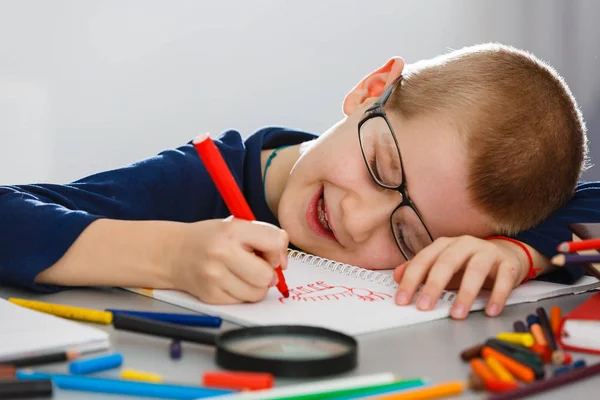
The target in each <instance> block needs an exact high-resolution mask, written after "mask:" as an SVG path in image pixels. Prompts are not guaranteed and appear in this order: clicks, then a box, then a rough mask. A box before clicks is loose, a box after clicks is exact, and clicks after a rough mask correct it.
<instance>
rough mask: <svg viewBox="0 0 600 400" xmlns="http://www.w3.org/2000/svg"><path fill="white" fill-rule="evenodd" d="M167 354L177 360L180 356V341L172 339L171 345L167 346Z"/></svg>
mask: <svg viewBox="0 0 600 400" xmlns="http://www.w3.org/2000/svg"><path fill="white" fill-rule="evenodd" d="M169 355H170V356H171V358H172V359H173V360H179V359H180V358H181V341H180V340H177V339H173V341H172V342H171V346H170V347H169Z"/></svg>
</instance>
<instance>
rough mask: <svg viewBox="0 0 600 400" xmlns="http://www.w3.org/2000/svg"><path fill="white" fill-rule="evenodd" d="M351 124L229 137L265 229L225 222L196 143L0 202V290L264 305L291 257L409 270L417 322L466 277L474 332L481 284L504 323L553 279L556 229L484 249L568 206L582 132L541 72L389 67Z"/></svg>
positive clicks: (482, 59) (526, 65) (458, 314)
mask: <svg viewBox="0 0 600 400" xmlns="http://www.w3.org/2000/svg"><path fill="white" fill-rule="evenodd" d="M540 99H543V101H541V100H540ZM343 110H344V113H345V114H346V116H347V117H346V118H345V119H344V120H342V121H340V122H338V123H337V124H335V125H334V126H333V127H331V128H330V129H329V130H328V131H327V132H325V133H324V134H322V135H320V136H319V137H318V138H317V137H316V136H315V135H312V134H308V133H304V132H298V131H292V130H286V129H281V128H267V129H263V130H260V131H258V132H256V133H255V134H253V135H252V136H250V137H249V138H248V139H247V140H246V141H245V142H242V139H241V136H240V135H239V134H238V133H237V132H235V131H229V132H226V133H224V134H223V135H222V136H221V137H220V140H219V141H218V142H217V144H218V145H219V147H220V149H221V151H222V153H223V154H224V157H225V158H226V160H227V161H228V164H229V166H230V168H231V169H232V171H233V173H234V175H235V176H236V179H238V182H239V183H240V185H241V187H242V190H243V192H244V195H245V196H246V198H247V199H248V202H249V204H250V207H251V208H252V209H253V211H254V213H255V215H256V217H257V219H259V220H260V221H261V222H248V221H241V220H236V219H232V218H227V216H228V215H229V212H228V210H227V209H226V207H225V205H224V203H223V202H222V200H221V199H220V196H219V195H218V193H217V192H216V189H215V187H214V185H213V184H212V182H211V181H210V178H209V176H208V174H207V173H206V171H205V169H204V167H203V166H202V163H201V162H200V160H199V158H198V156H197V154H196V153H195V150H194V149H193V147H192V146H191V145H189V144H188V145H186V146H182V147H180V148H178V149H177V150H171V151H165V152H163V153H161V154H160V155H158V156H157V157H153V158H150V159H148V160H144V161H141V162H139V163H136V164H133V165H131V166H128V167H125V168H121V169H118V170H115V171H108V172H104V173H100V174H96V175H93V176H90V177H87V178H84V179H82V180H80V181H77V182H74V183H72V184H70V185H35V186H34V185H24V186H18V187H4V188H0V221H2V224H1V226H0V235H1V236H2V239H3V240H2V242H1V244H0V281H2V282H4V283H10V284H14V285H20V286H24V287H29V288H32V289H36V290H43V291H52V290H58V289H59V288H60V287H64V286H85V285H107V286H137V287H153V288H168V289H178V290H183V291H187V292H189V293H190V294H192V295H194V296H197V297H198V298H199V299H200V300H202V301H205V302H210V303H220V304H230V303H236V302H242V301H259V300H261V299H262V298H263V297H264V296H265V294H266V292H267V290H268V288H269V287H271V286H273V285H274V284H275V283H276V281H275V279H276V278H275V274H274V271H273V267H274V266H277V265H279V264H282V265H283V266H284V267H285V265H286V248H287V247H288V244H289V242H291V243H292V244H293V245H295V246H297V247H299V248H301V249H303V250H304V251H308V252H311V253H314V254H317V255H319V256H322V257H326V258H332V259H335V260H338V261H343V262H347V263H350V264H354V265H358V266H362V267H368V268H375V269H384V268H387V269H389V268H395V267H397V266H398V265H400V267H399V268H397V269H396V271H395V278H396V279H397V280H398V281H399V282H400V285H399V289H398V295H397V298H396V302H397V303H398V304H408V303H409V302H411V301H412V298H413V296H414V293H415V291H416V289H417V287H418V285H419V283H421V282H425V286H424V288H423V290H422V291H421V293H420V295H419V297H418V298H417V305H418V306H419V308H421V309H424V310H427V309H430V308H432V307H433V306H434V305H435V300H434V299H437V298H438V297H439V292H440V291H441V290H442V289H443V288H444V287H446V286H447V285H448V284H449V283H451V282H450V281H451V279H452V278H453V277H454V278H455V281H456V280H458V279H460V274H461V273H463V272H464V279H462V280H461V282H460V290H459V295H458V297H457V300H456V302H455V305H454V308H453V310H452V315H453V317H455V318H464V317H466V315H467V313H468V310H469V308H470V305H471V303H472V301H473V299H474V297H475V296H476V294H477V293H478V292H479V290H480V289H481V287H482V286H483V284H484V281H485V280H486V279H488V280H490V281H491V283H490V284H491V285H493V292H492V296H491V298H490V302H489V304H488V307H487V310H486V311H487V313H488V314H489V315H497V314H498V313H500V311H501V310H502V307H503V305H504V302H505V301H506V298H507V297H508V295H509V293H510V291H511V290H512V288H513V287H515V286H516V285H518V284H519V283H520V282H521V281H523V280H524V279H526V278H527V277H528V276H529V273H530V272H531V270H532V268H533V266H534V265H535V266H536V267H540V268H543V269H547V268H548V262H547V259H546V258H545V257H544V255H545V256H548V255H549V253H547V252H546V251H547V247H544V246H548V244H554V242H556V241H557V240H562V239H564V236H565V230H566V227H564V226H563V225H564V221H563V220H561V217H560V214H559V216H558V217H550V219H549V221H548V222H547V223H549V224H551V226H552V229H550V231H544V230H543V229H540V228H535V229H533V230H532V231H530V233H529V235H528V234H527V233H526V234H524V235H523V236H522V238H523V239H522V240H523V242H524V243H526V244H528V245H530V246H528V247H525V246H526V245H523V244H522V243H518V242H511V241H509V240H505V238H497V239H492V240H482V239H478V238H486V237H489V236H491V235H494V234H515V233H516V232H519V231H522V230H524V229H530V228H532V227H533V226H535V225H536V224H538V223H540V222H541V221H543V220H544V219H546V218H547V217H548V216H550V214H551V213H552V212H553V211H555V210H556V209H557V208H559V207H561V206H562V205H564V204H565V203H566V202H567V201H568V200H569V198H570V197H571V196H572V195H573V191H574V188H575V185H576V182H577V178H578V176H579V174H580V172H581V169H582V167H583V163H584V159H585V152H586V139H585V127H584V125H583V121H582V119H581V116H580V113H579V110H578V108H577V105H576V103H575V101H574V99H573V97H572V96H571V94H570V92H569V90H568V88H567V87H566V85H565V84H564V83H563V82H562V80H560V78H559V77H558V76H557V75H556V73H554V72H553V71H552V70H551V69H550V68H549V67H547V66H545V65H544V64H542V63H541V62H540V61H538V60H537V59H535V58H533V57H532V56H529V55H527V54H525V53H522V52H519V51H517V50H514V49H512V48H508V47H504V46H499V45H486V46H476V47H471V48H466V49H463V50H460V51H457V52H453V53H450V54H448V55H445V56H442V57H439V58H436V59H434V60H430V61H428V62H422V63H418V64H416V65H414V66H412V67H411V68H410V69H408V68H407V70H406V71H405V70H404V62H403V61H402V60H401V59H399V58H393V59H391V60H390V61H389V62H388V63H386V64H385V65H384V66H383V67H381V68H379V69H378V70H376V71H374V72H373V73H371V74H369V75H368V76H367V77H365V78H364V79H363V80H362V81H361V82H360V83H359V84H358V85H357V86H356V87H355V88H353V89H352V91H351V92H350V93H349V94H348V95H347V96H346V99H345V100H344V104H343ZM273 149H275V150H273ZM550 174H552V179H547V178H546V177H547V176H549V175H550ZM263 185H264V187H261V186H263ZM576 206H577V205H576ZM569 207H571V208H569ZM575 208H576V207H575ZM566 210H567V211H566V213H567V214H568V213H569V212H571V210H572V206H567V208H566ZM569 222H574V221H569ZM278 225H279V226H281V227H282V228H283V229H279V228H278V227H277V226H278ZM534 248H539V249H542V248H543V250H545V252H543V253H540V252H537V251H535V250H534ZM523 250H526V251H523ZM527 251H528V252H529V253H531V254H532V256H533V265H530V264H531V263H530V262H529V260H528V258H527ZM417 253H418V254H417ZM542 254H543V255H542ZM407 260H410V262H407ZM575 274H577V272H575ZM55 285H59V286H55Z"/></svg>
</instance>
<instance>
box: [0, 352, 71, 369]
mask: <svg viewBox="0 0 600 400" xmlns="http://www.w3.org/2000/svg"><path fill="white" fill-rule="evenodd" d="M79 356H80V353H79V352H78V351H60V352H58V353H52V354H42V355H39V356H30V357H21V358H12V359H10V360H3V361H2V362H1V364H2V365H11V366H13V367H15V368H22V367H33V366H35V365H44V364H52V363H57V362H63V361H70V360H75V359H76V358H78V357H79Z"/></svg>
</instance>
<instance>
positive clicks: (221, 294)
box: [192, 286, 241, 304]
mask: <svg viewBox="0 0 600 400" xmlns="http://www.w3.org/2000/svg"><path fill="white" fill-rule="evenodd" d="M192 295H195V296H196V297H198V298H199V299H200V300H201V301H203V302H205V303H207V304H239V303H240V302H241V301H240V300H238V299H236V298H235V297H233V296H231V295H230V294H229V293H227V292H225V291H224V290H223V289H221V288H220V287H218V286H214V287H212V288H211V289H210V290H202V289H200V290H199V291H198V293H192Z"/></svg>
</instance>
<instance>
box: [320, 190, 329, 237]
mask: <svg viewBox="0 0 600 400" xmlns="http://www.w3.org/2000/svg"><path fill="white" fill-rule="evenodd" d="M317 208H318V209H319V222H320V223H321V225H323V227H324V228H325V229H327V230H329V231H331V228H330V227H329V221H328V220H327V214H326V213H325V210H324V209H323V198H322V197H321V198H320V199H319V202H318V203H317Z"/></svg>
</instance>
